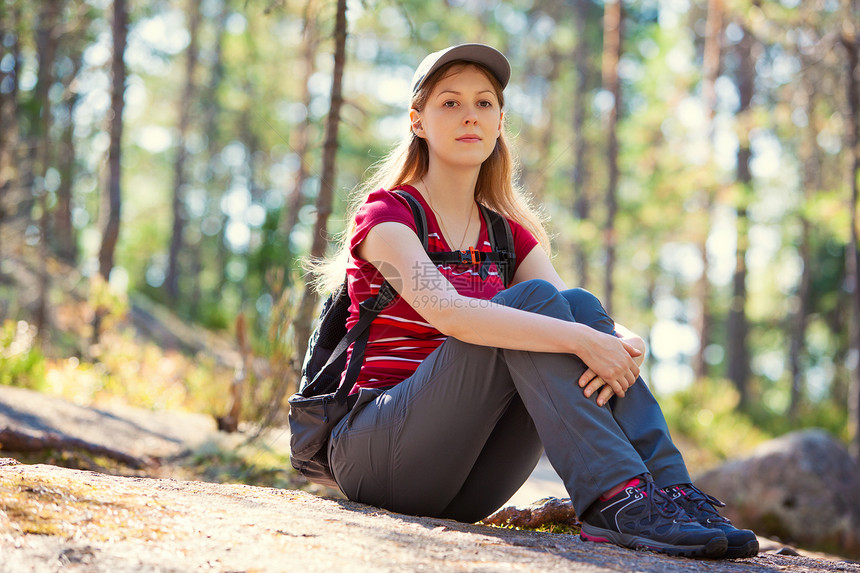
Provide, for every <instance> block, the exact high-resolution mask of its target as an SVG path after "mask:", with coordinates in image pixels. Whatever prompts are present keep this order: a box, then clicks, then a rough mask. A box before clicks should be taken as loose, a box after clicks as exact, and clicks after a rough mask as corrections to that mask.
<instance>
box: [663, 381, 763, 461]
mask: <svg viewBox="0 0 860 573" xmlns="http://www.w3.org/2000/svg"><path fill="white" fill-rule="evenodd" d="M660 405H661V407H662V408H663V413H664V414H665V416H666V421H667V422H668V424H669V427H670V429H671V431H672V435H673V436H674V437H675V438H676V439H677V438H680V439H681V440H682V441H684V442H688V443H689V442H692V443H693V444H694V445H695V449H696V450H697V451H698V454H697V455H699V456H701V458H700V459H698V460H690V459H688V460H687V462H688V464H689V465H690V466H691V467H695V468H701V467H703V466H710V465H714V464H716V463H717V462H719V461H722V460H725V459H728V458H730V457H737V456H739V455H743V454H744V453H747V452H749V451H750V450H751V449H752V448H754V447H755V446H757V445H758V444H760V443H762V442H764V441H766V440H767V439H769V438H771V437H773V436H774V435H775V434H774V433H772V432H771V431H769V430H767V429H762V428H760V427H758V426H757V425H756V424H755V423H754V422H753V420H751V419H750V417H749V416H748V415H746V414H744V413H741V412H739V411H738V409H737V405H738V394H737V392H736V391H735V390H734V388H733V387H732V386H731V383H730V382H728V381H727V380H700V381H698V382H697V383H696V384H694V385H693V386H691V387H689V388H687V389H685V390H682V391H679V392H676V393H674V394H671V395H669V396H665V397H661V398H660Z"/></svg>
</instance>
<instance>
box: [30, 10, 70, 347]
mask: <svg viewBox="0 0 860 573" xmlns="http://www.w3.org/2000/svg"><path fill="white" fill-rule="evenodd" d="M61 10H62V2H61V0H50V1H48V2H45V3H44V4H42V11H41V12H40V13H39V26H38V28H37V30H36V49H37V52H38V53H39V72H38V75H37V78H38V79H37V81H36V94H35V97H36V103H37V108H36V112H35V113H34V115H33V126H34V129H33V131H32V134H31V143H30V162H29V163H30V166H31V168H32V169H33V172H34V173H35V174H38V177H37V178H35V179H33V186H32V193H33V197H34V199H35V201H37V202H38V204H39V235H40V237H39V247H38V248H39V271H38V275H39V287H38V288H39V296H38V303H37V305H36V310H35V315H34V317H33V322H34V323H35V325H36V328H37V330H38V332H39V340H40V341H42V342H44V334H45V332H46V328H45V323H46V321H47V313H48V296H49V291H50V288H51V284H50V283H51V279H50V275H49V273H48V266H47V263H48V258H49V255H50V250H49V244H50V225H49V222H50V218H51V217H50V213H49V208H48V191H47V189H46V188H45V175H46V173H47V171H48V166H49V165H50V164H51V150H52V149H53V147H54V146H53V144H52V142H51V117H52V111H51V99H50V98H49V97H48V92H49V91H50V89H51V85H52V84H53V83H54V71H53V70H54V60H55V59H56V54H57V43H58V34H59V26H58V23H59V17H60V11H61Z"/></svg>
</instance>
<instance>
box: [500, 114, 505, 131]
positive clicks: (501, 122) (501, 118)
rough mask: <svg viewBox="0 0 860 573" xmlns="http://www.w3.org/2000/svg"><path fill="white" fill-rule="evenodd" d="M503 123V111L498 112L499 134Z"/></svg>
mask: <svg viewBox="0 0 860 573" xmlns="http://www.w3.org/2000/svg"><path fill="white" fill-rule="evenodd" d="M504 124H505V112H501V113H500V114H499V136H501V135H502V126H503V125H504Z"/></svg>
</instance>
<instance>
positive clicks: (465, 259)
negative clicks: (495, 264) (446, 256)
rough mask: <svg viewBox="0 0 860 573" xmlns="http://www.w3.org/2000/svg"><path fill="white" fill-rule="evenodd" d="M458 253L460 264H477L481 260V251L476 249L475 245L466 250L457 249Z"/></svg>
mask: <svg viewBox="0 0 860 573" xmlns="http://www.w3.org/2000/svg"><path fill="white" fill-rule="evenodd" d="M458 252H459V253H460V264H461V265H468V264H470V263H471V264H473V265H477V264H478V263H480V262H481V255H480V253H481V251H479V250H477V249H476V248H475V247H469V250H468V251H458Z"/></svg>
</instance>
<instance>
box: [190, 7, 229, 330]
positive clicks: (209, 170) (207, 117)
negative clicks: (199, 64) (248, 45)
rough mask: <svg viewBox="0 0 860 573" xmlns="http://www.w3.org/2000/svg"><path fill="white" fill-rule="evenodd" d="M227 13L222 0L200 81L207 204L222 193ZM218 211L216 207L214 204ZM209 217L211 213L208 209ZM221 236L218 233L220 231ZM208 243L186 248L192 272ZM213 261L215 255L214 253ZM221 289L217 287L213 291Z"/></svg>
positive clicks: (194, 311)
mask: <svg viewBox="0 0 860 573" xmlns="http://www.w3.org/2000/svg"><path fill="white" fill-rule="evenodd" d="M229 16H230V7H229V0H222V1H221V6H220V10H219V13H218V20H217V23H216V26H215V38H214V45H213V48H212V58H211V59H212V66H211V70H210V72H209V78H208V79H207V81H206V82H204V83H201V97H200V100H201V107H202V109H203V134H204V135H205V136H206V156H207V157H208V161H207V163H206V175H205V177H204V181H205V185H206V187H207V190H208V194H209V197H210V199H211V203H210V205H217V204H218V203H217V201H218V199H219V198H220V197H221V196H222V194H223V190H222V189H221V188H220V186H219V185H217V183H215V181H213V180H214V179H215V177H216V175H215V163H216V161H217V160H218V152H219V146H220V140H219V134H218V120H219V117H220V113H221V104H220V102H219V101H218V87H219V86H220V85H221V82H222V81H223V79H224V37H225V35H226V32H227V19H228V17H229ZM215 209H216V210H217V211H219V212H220V208H219V207H217V206H216V207H215ZM208 216H209V217H212V216H213V215H212V213H211V211H210V213H209V215H208ZM219 238H220V235H219ZM207 246H208V241H207V240H206V237H205V236H204V237H201V239H200V241H199V242H198V243H197V244H195V245H193V246H192V247H191V248H190V249H189V253H188V254H189V259H190V266H191V268H192V269H193V275H194V276H199V274H200V272H201V271H202V270H203V268H204V264H203V260H204V252H205V249H206V248H207ZM214 258H215V259H216V262H217V261H218V260H220V259H219V257H218V256H216V257H214ZM223 268H224V267H223V266H220V267H218V269H217V272H218V275H219V276H220V277H223V276H224V272H223ZM202 284H203V283H202V281H199V280H195V281H192V290H191V300H190V315H191V316H192V317H196V316H198V314H199V312H200V303H201V300H202V299H203V288H202ZM216 292H218V293H220V292H221V291H220V289H219V290H218V291H216Z"/></svg>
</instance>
